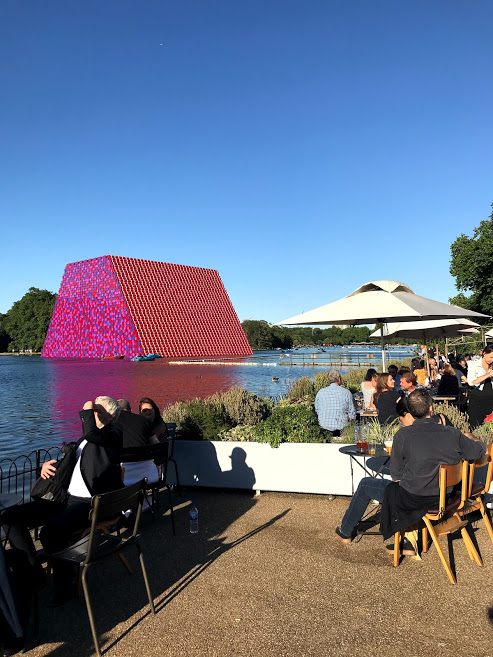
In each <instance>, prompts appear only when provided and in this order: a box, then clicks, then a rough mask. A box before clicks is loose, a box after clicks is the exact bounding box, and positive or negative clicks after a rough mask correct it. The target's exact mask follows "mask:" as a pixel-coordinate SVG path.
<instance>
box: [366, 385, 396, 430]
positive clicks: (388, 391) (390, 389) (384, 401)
mask: <svg viewBox="0 0 493 657" xmlns="http://www.w3.org/2000/svg"><path fill="white" fill-rule="evenodd" d="M399 397H400V395H399V393H398V392H397V390H394V379H393V378H392V376H391V375H390V374H386V373H383V374H379V375H378V377H377V388H376V390H375V392H374V393H373V395H372V401H371V405H372V406H374V407H375V408H376V409H377V412H378V421H379V422H380V424H387V423H389V422H392V421H393V420H396V419H397V413H396V410H395V404H396V402H397V400H398V399H399Z"/></svg>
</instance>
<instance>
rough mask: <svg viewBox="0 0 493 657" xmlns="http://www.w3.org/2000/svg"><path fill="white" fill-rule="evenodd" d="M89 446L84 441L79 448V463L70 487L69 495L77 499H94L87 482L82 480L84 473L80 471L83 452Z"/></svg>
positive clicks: (76, 465)
mask: <svg viewBox="0 0 493 657" xmlns="http://www.w3.org/2000/svg"><path fill="white" fill-rule="evenodd" d="M86 445H87V440H83V441H82V442H81V444H80V445H79V447H77V463H76V464H75V468H74V471H73V473H72V479H71V480H70V484H69V487H68V494H69V495H75V496H76V497H88V498H89V499H90V498H91V497H92V495H91V493H90V492H89V489H88V488H87V486H86V482H85V481H84V479H83V478H82V472H81V471H80V457H81V454H82V450H83V449H84V447H85V446H86Z"/></svg>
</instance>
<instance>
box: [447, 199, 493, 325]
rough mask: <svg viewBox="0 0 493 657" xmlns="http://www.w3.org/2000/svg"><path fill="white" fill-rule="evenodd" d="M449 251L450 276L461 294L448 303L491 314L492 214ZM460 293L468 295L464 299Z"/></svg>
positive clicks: (454, 243)
mask: <svg viewBox="0 0 493 657" xmlns="http://www.w3.org/2000/svg"><path fill="white" fill-rule="evenodd" d="M492 207H493V204H492ZM450 250H451V254H452V259H451V261H450V273H451V274H452V276H453V277H454V278H455V286H456V287H457V289H458V290H459V292H461V294H459V295H458V296H456V297H454V298H453V299H451V300H450V301H451V303H454V304H455V305H458V306H460V307H462V308H469V309H470V310H476V311H478V312H481V313H485V314H487V315H493V211H492V212H491V214H490V216H489V219H486V220H485V221H481V222H480V224H479V226H478V227H477V228H475V229H474V235H473V237H467V236H466V235H464V234H462V235H460V236H459V237H458V238H457V239H456V240H455V242H453V244H452V245H451V247H450ZM463 292H470V293H471V294H470V295H469V296H467V297H466V296H465V295H464V294H462V293H463Z"/></svg>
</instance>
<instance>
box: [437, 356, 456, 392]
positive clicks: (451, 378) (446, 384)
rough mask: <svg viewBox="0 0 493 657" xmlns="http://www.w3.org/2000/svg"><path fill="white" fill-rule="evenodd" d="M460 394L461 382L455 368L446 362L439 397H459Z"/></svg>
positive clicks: (439, 387)
mask: <svg viewBox="0 0 493 657" xmlns="http://www.w3.org/2000/svg"><path fill="white" fill-rule="evenodd" d="M458 394H459V382H458V381H457V376H456V374H455V371H454V368H453V367H452V366H451V365H449V364H448V363H445V364H444V366H443V374H442V376H441V378H440V383H439V384H438V391H437V395H438V396H439V397H457V395H458Z"/></svg>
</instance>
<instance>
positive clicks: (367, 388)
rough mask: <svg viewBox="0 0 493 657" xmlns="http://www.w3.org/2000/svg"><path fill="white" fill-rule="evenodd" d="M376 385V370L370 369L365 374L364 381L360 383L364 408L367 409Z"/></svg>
mask: <svg viewBox="0 0 493 657" xmlns="http://www.w3.org/2000/svg"><path fill="white" fill-rule="evenodd" d="M376 385H377V370H375V369H373V367H370V369H369V370H368V371H367V372H366V375H365V380H364V381H362V382H361V392H362V393H363V401H364V408H368V407H369V406H370V402H371V396H372V394H373V393H374V392H375V388H376Z"/></svg>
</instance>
